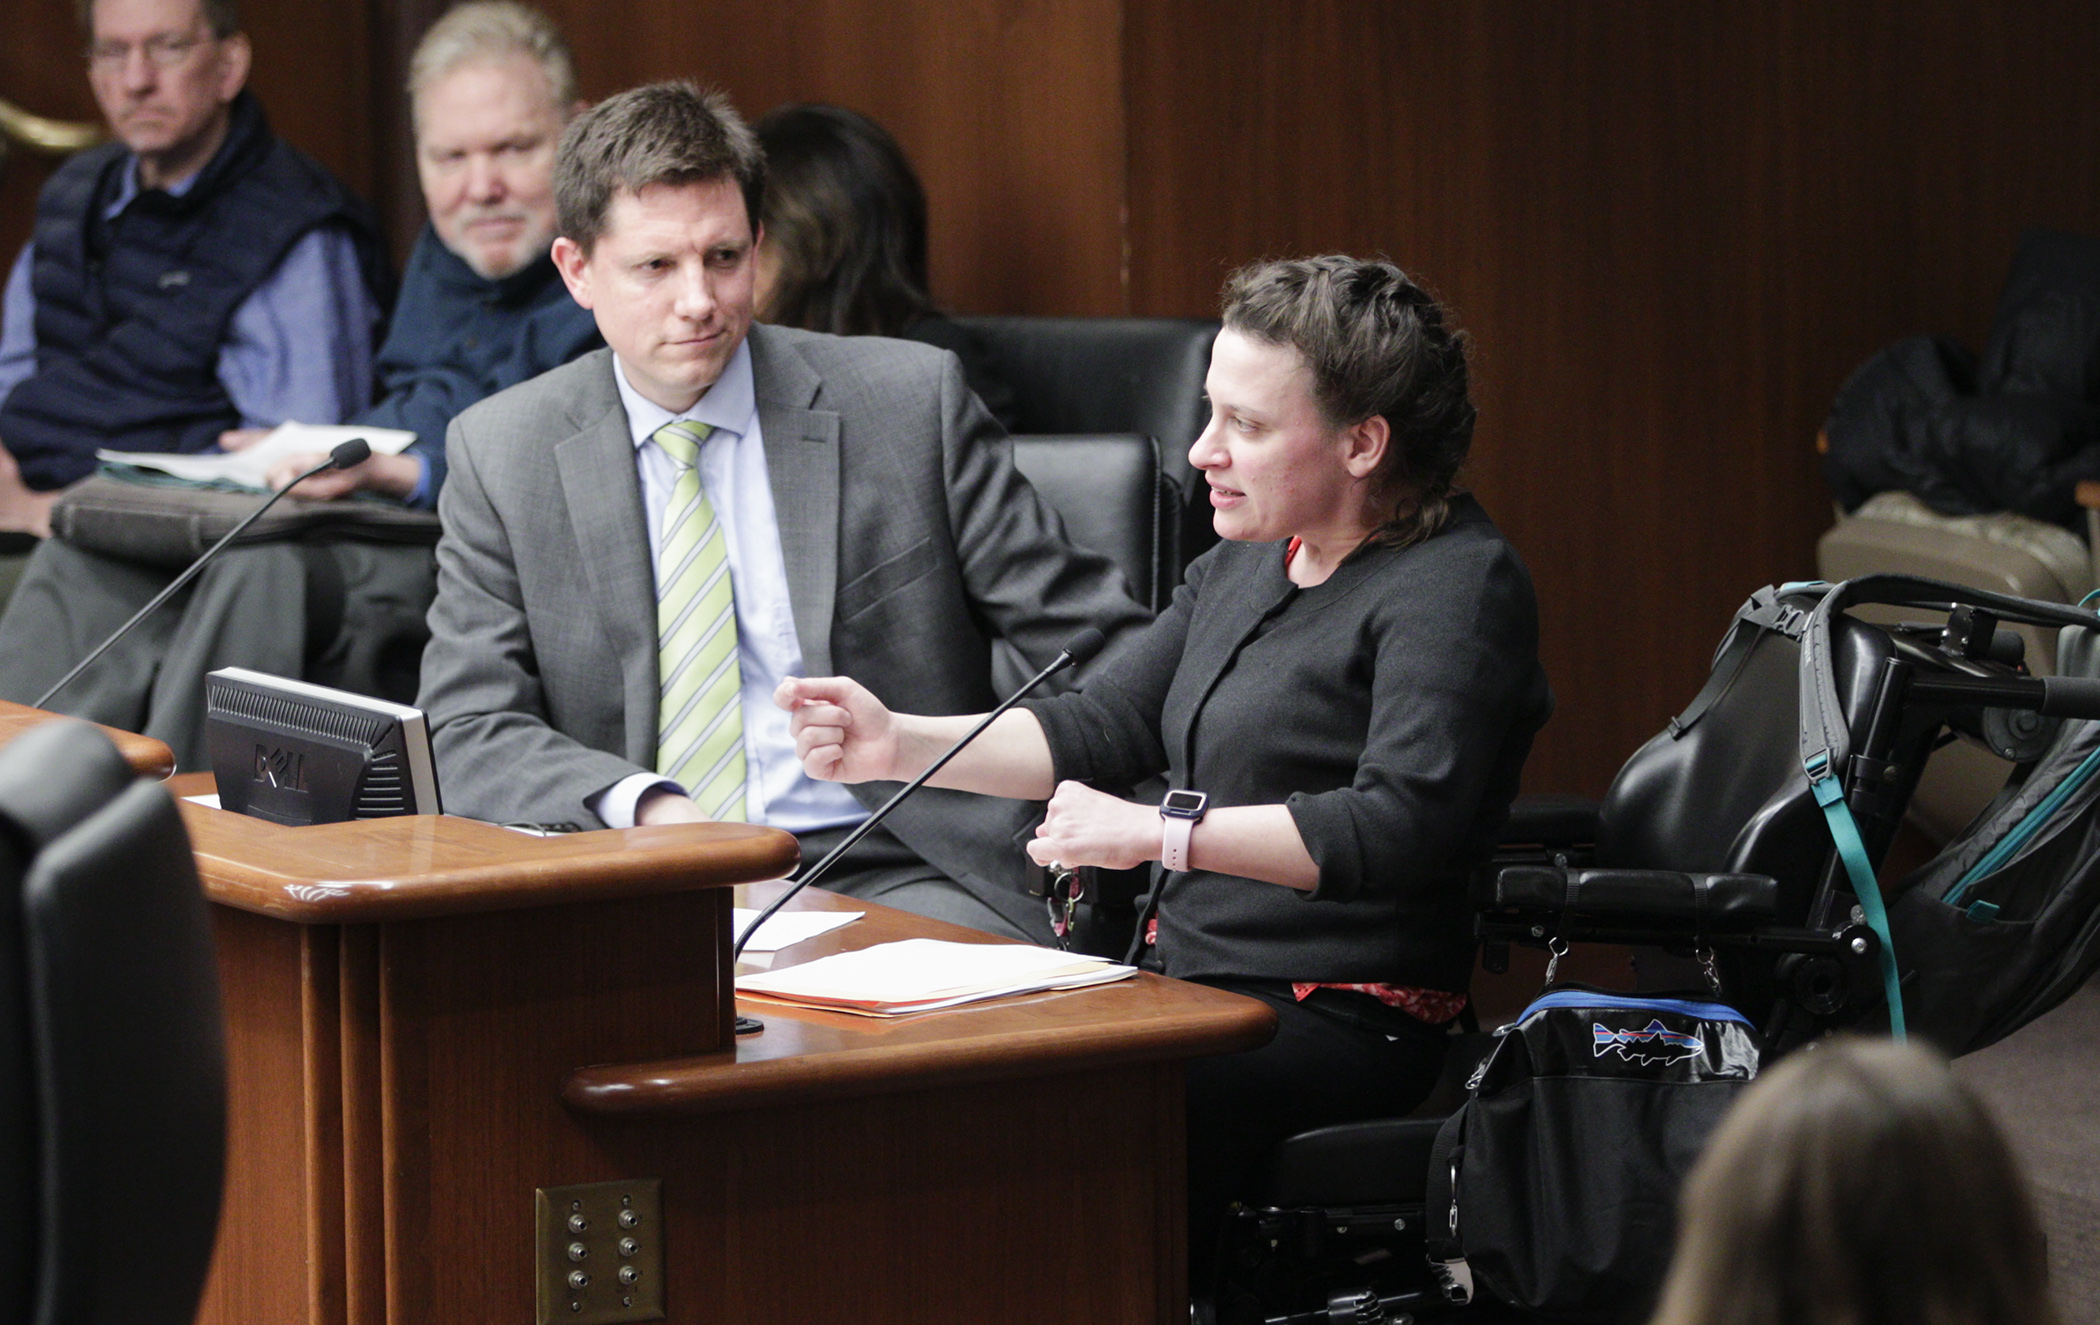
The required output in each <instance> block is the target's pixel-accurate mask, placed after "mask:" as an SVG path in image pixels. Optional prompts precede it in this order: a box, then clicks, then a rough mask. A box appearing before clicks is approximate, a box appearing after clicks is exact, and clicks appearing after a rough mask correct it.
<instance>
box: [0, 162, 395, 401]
mask: <svg viewBox="0 0 2100 1325" xmlns="http://www.w3.org/2000/svg"><path fill="white" fill-rule="evenodd" d="M196 180H197V177H196V176H195V175H192V176H190V178H188V179H186V180H181V181H179V182H177V183H175V184H171V185H169V186H168V190H167V191H168V192H169V193H171V194H174V195H175V196H177V197H180V196H181V195H182V194H184V193H187V192H188V191H189V189H190V186H191V185H192V184H194V183H196ZM138 193H139V188H138V170H137V165H136V163H135V162H134V163H132V164H131V165H129V166H127V168H126V169H125V171H124V184H123V187H122V188H121V189H119V190H118V192H117V197H116V199H115V200H114V201H113V202H112V203H111V204H110V206H109V208H108V210H107V211H105V212H104V213H103V214H104V216H108V217H113V216H115V215H117V214H118V213H119V212H121V211H123V210H124V209H125V207H127V206H129V205H130V203H131V200H132V199H133V198H136V197H137V196H138ZM35 247H36V246H35V244H33V243H31V244H24V245H23V246H22V252H21V254H20V256H18V257H17V258H16V259H15V265H14V267H13V268H12V269H11V270H10V271H9V272H8V277H7V292H6V295H5V296H4V299H0V400H5V399H7V396H8V393H9V392H11V391H13V390H14V389H15V388H16V387H17V386H19V385H21V383H22V381H23V380H24V379H25V378H27V377H28V376H29V375H30V374H31V373H33V372H35V371H36V292H35V291H34V290H32V289H31V288H30V284H29V271H30V263H31V260H32V256H33V253H34V250H35ZM379 318H380V309H379V305H378V304H377V303H375V302H374V301H373V299H372V295H371V292H370V291H369V290H368V289H367V288H366V286H365V281H364V275H363V273H362V271H361V270H360V269H359V267H358V262H357V248H356V245H355V244H353V243H352V242H351V239H350V236H349V234H348V233H347V232H345V231H344V230H343V229H342V228H341V227H340V226H333V225H324V226H320V227H317V228H316V229H314V230H311V231H309V232H308V233H307V234H306V235H305V236H304V237H302V238H301V239H300V240H299V242H298V243H296V244H294V245H293V246H292V249H291V251H290V252H289V253H286V254H285V256H284V260H283V261H282V262H280V263H278V264H277V269H276V270H275V271H273V272H271V273H270V275H269V277H268V279H266V280H265V281H264V282H263V283H262V284H261V285H260V286H258V287H256V289H255V291H254V292H253V293H251V294H250V295H249V296H248V297H247V298H246V299H244V300H242V301H241V305H240V307H239V308H237V309H235V310H234V314H233V323H232V325H231V326H230V327H228V328H227V332H226V343H225V344H224V345H222V346H220V347H219V373H218V376H219V383H220V385H222V386H224V387H225V388H226V394H227V396H228V397H229V398H230V399H231V400H232V401H233V405H234V408H235V409H237V410H239V411H240V413H241V426H242V427H244V428H274V427H276V426H277V425H278V424H280V423H285V422H288V421H294V420H296V421H297V422H300V423H340V422H341V421H342V420H344V419H346V418H348V417H349V416H350V415H352V414H355V413H356V412H357V411H359V410H361V409H363V408H364V407H365V406H366V405H368V404H370V403H371V399H372V354H373V345H372V342H373V330H374V328H376V327H377V326H378V325H379Z"/></svg>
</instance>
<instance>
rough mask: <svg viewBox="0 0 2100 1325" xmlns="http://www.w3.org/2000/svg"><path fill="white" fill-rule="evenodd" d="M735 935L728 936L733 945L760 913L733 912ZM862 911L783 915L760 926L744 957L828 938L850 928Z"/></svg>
mask: <svg viewBox="0 0 2100 1325" xmlns="http://www.w3.org/2000/svg"><path fill="white" fill-rule="evenodd" d="M732 914H733V921H732V923H734V924H735V926H736V933H735V934H734V935H733V936H731V938H730V940H729V941H730V942H731V943H734V942H736V941H737V940H738V939H740V938H742V937H744V931H745V930H747V929H749V928H751V926H752V924H753V923H754V922H756V921H757V919H758V917H759V912H757V911H755V910H753V911H747V910H745V909H744V908H743V907H741V906H739V907H734V908H732ZM866 914H867V912H865V911H782V912H779V913H778V914H776V915H775V916H774V917H773V918H772V919H771V920H768V921H767V922H766V923H765V924H763V925H761V926H759V930H758V932H757V933H756V934H753V935H752V936H751V941H750V942H749V943H747V944H745V945H744V951H745V952H746V953H753V952H779V951H780V950H781V949H782V948H792V947H794V946H795V945H796V944H797V943H803V942H807V941H808V940H810V939H813V938H815V937H817V936H818V935H819V934H829V933H830V932H831V931H832V930H834V929H837V928H838V927H839V926H840V925H850V924H852V923H853V922H854V921H856V920H858V919H860V918H861V917H862V916H864V915H866Z"/></svg>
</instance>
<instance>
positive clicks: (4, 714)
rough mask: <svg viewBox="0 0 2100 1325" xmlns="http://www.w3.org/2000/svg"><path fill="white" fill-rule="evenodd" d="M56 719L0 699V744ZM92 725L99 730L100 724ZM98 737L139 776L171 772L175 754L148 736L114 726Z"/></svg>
mask: <svg viewBox="0 0 2100 1325" xmlns="http://www.w3.org/2000/svg"><path fill="white" fill-rule="evenodd" d="M58 717H59V715H58V714H56V713H46V712H45V711H44V710H42V709H33V708H31V707H29V706H28V705H27V704H14V703H10V702H8V701H7V700H4V699H0V745H6V744H7V743H8V742H9V741H12V740H13V739H15V737H17V736H20V735H21V734H22V733H23V732H25V731H28V730H29V729H30V728H31V727H36V726H41V725H42V724H44V723H47V722H52V721H56V720H57V718H58ZM95 725H96V726H98V727H102V724H100V723H96V724H95ZM102 734H103V735H105V736H107V737H109V739H111V740H112V741H115V742H116V743H117V753H118V754H121V755H123V756H124V761H125V762H126V763H128V764H130V765H131V767H132V768H133V769H134V770H135V771H136V772H137V773H138V775H139V776H140V777H149V778H165V777H166V776H168V774H170V773H172V772H174V771H175V752H174V751H173V750H170V749H169V748H168V747H167V746H165V745H163V744H161V743H160V742H159V741H156V740H154V739H153V738H152V737H150V736H138V735H134V734H133V733H131V732H126V731H118V730H117V729H116V728H115V727H102Z"/></svg>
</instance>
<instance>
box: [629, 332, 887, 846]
mask: <svg viewBox="0 0 2100 1325" xmlns="http://www.w3.org/2000/svg"><path fill="white" fill-rule="evenodd" d="M613 381H614V383H615V384H616V385H617V386H618V387H619V389H620V403H621V404H622V405H623V406H625V407H626V410H627V428H628V431H629V433H630V434H632V436H633V438H634V447H635V451H634V458H635V468H636V470H637V472H638V473H639V475H640V478H641V485H642V510H643V511H644V512H645V513H646V514H647V516H648V520H649V559H650V564H651V565H652V566H655V565H656V559H657V556H658V554H659V552H660V549H659V547H658V544H659V542H660V541H661V539H662V534H663V510H664V506H665V505H666V504H667V503H668V502H669V501H670V499H671V485H672V484H673V483H675V482H676V481H677V478H678V467H677V465H676V464H674V463H673V462H672V460H671V457H670V455H669V454H668V453H667V452H665V450H664V449H663V448H662V447H661V446H659V445H657V444H656V443H655V442H653V441H651V440H650V438H651V437H652V436H653V435H654V434H655V432H656V430H657V429H658V428H661V427H663V426H664V425H665V424H666V423H670V422H672V421H673V420H675V419H692V420H694V421H696V422H699V423H705V424H707V425H708V426H709V427H711V428H713V429H714V432H713V433H712V434H710V435H709V437H708V439H707V440H706V441H705V442H703V443H702V444H701V446H700V460H699V469H700V487H701V490H702V491H704V492H706V494H707V499H708V501H709V502H711V503H712V504H713V505H714V508H715V515H716V518H718V519H719V520H721V522H722V535H723V538H724V540H725V542H726V545H727V546H726V550H727V552H728V554H729V582H730V585H731V587H732V589H733V591H734V592H735V594H736V632H737V666H738V667H739V668H740V669H741V670H742V672H743V682H744V684H743V703H742V710H743V718H744V768H745V778H746V782H745V792H744V809H745V818H747V819H748V820H749V821H750V822H752V823H755V824H766V825H768V826H769V827H773V828H780V829H785V830H786V831H788V832H790V833H807V832H812V831H814V830H816V829H819V828H836V827H838V826H840V825H842V824H851V823H858V822H860V821H861V820H862V819H865V818H867V817H868V811H867V808H866V807H865V806H863V805H862V804H861V803H860V802H859V801H857V800H855V799H854V798H853V793H852V792H850V791H848V790H846V788H845V787H843V786H841V785H840V784H838V783H836V782H819V781H817V780H816V779H814V778H812V777H810V776H809V775H808V774H806V773H804V772H803V771H802V761H801V760H799V759H797V758H796V757H795V739H794V737H793V736H792V735H791V734H790V732H789V730H788V715H787V714H786V713H785V712H783V711H782V710H781V709H779V708H776V707H775V706H774V704H773V689H774V687H776V686H778V685H779V684H780V682H781V680H782V679H783V678H785V677H790V676H806V675H808V673H807V672H806V671H804V670H803V662H802V640H801V637H800V636H798V635H796V633H795V612H794V605H793V604H792V603H791V602H789V601H788V582H787V559H786V558H785V557H784V556H783V555H782V554H781V551H780V521H779V518H778V517H777V516H776V515H775V513H774V510H773V483H772V478H771V476H770V475H769V474H768V473H767V472H766V442H765V437H764V436H763V435H762V433H761V431H760V429H759V423H758V397H757V394H756V390H755V388H754V386H753V384H752V379H751V342H750V341H748V340H747V341H745V342H744V343H743V344H742V345H739V346H737V350H736V353H735V354H734V355H733V356H731V358H730V360H729V364H728V366H727V367H725V368H724V369H723V370H722V375H721V377H719V378H717V379H716V380H715V384H714V385H713V386H711V387H709V388H708V389H707V393H706V394H705V395H703V396H701V397H700V400H699V403H697V404H695V405H694V406H693V407H692V408H691V409H689V410H687V411H685V412H684V413H683V414H673V413H671V412H670V411H669V410H667V409H665V408H664V407H663V406H661V405H658V404H656V403H655V402H654V401H651V400H649V399H647V398H645V397H644V396H643V395H642V394H641V393H640V392H638V391H636V390H635V389H634V388H633V387H632V386H629V385H628V383H627V370H626V369H625V368H624V367H622V366H621V365H620V361H619V358H618V356H615V357H614V359H613ZM658 570H659V573H660V572H661V568H660V567H659V568H658ZM658 786H663V787H670V788H672V789H674V790H676V791H679V792H680V793H683V792H684V790H685V789H684V788H683V787H680V786H678V784H677V783H675V782H672V781H670V780H669V779H667V778H661V777H658V776H657V775H656V774H654V773H637V774H634V775H633V776H631V777H627V778H623V779H621V780H620V781H619V782H616V783H614V784H613V785H612V787H611V788H610V789H608V790H606V791H604V792H602V793H600V794H599V796H598V797H597V799H596V803H595V804H593V805H592V806H591V807H590V810H591V813H593V814H595V815H597V816H598V817H599V818H600V819H602V820H604V821H605V822H606V823H607V824H609V825H610V826H612V827H614V828H632V827H633V826H634V811H635V804H636V802H637V801H639V800H640V799H641V797H642V793H643V792H645V791H647V790H649V789H650V788H651V787H658Z"/></svg>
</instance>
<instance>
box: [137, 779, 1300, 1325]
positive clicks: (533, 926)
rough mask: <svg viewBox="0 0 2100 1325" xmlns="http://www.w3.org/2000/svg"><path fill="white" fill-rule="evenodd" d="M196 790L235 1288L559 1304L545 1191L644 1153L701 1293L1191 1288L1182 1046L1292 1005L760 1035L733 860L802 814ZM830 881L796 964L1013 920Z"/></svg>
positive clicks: (774, 1019)
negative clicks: (323, 801)
mask: <svg viewBox="0 0 2100 1325" xmlns="http://www.w3.org/2000/svg"><path fill="white" fill-rule="evenodd" d="M198 781H199V780H198V779H193V778H184V779H178V783H180V784H183V789H185V790H188V789H194V788H195V787H196V785H197V783H198ZM184 817H185V819H186V820H187V822H188V824H189V828H190V832H191V834H192V836H193V838H194V840H195V842H196V846H197V853H198V863H199V868H200V873H201V874H202V875H203V877H204V880H205V887H206V891H207V893H208V894H209V895H210V896H211V898H212V900H213V901H214V902H215V903H218V905H217V906H216V907H215V908H214V910H215V914H216V917H217V921H218V936H219V942H220V963H221V970H222V975H223V980H224V986H225V997H226V1003H227V1008H228V1018H229V1023H230V1025H229V1053H230V1060H231V1071H232V1076H233V1081H232V1087H233V1098H234V1103H233V1112H232V1119H231V1144H230V1155H229V1160H228V1183H227V1203H226V1212H225V1216H224V1221H223V1225H222V1229H221V1234H220V1244H219V1251H218V1255H217V1259H216V1261H215V1263H214V1268H213V1274H212V1279H211V1282H210V1284H209V1285H208V1286H207V1289H206V1297H205V1305H204V1308H203V1311H202V1313H201V1316H200V1319H202V1320H205V1321H212V1322H217V1321H225V1322H240V1325H251V1323H255V1322H277V1321H285V1322H311V1323H312V1325H338V1323H342V1325H369V1323H374V1322H382V1321H385V1322H391V1323H392V1325H424V1323H426V1322H444V1323H445V1325H456V1323H466V1322H480V1321H490V1322H496V1321H501V1322H529V1321H531V1320H533V1318H534V1268H533V1264H534V1263H533V1190H534V1189H535V1188H537V1187H544V1186H554V1185H567V1184H574V1183H586V1182H599V1181H611V1180H618V1179H635V1178H660V1179H662V1182H663V1200H664V1215H665V1236H666V1240H667V1246H666V1250H667V1257H668V1270H667V1273H666V1276H665V1284H666V1289H667V1307H668V1311H669V1317H668V1318H669V1319H670V1320H672V1321H674V1322H692V1323H694V1325H697V1323H698V1322H702V1321H706V1322H742V1321H749V1322H767V1323H768V1325H773V1323H777V1322H784V1321H796V1320H819V1321H846V1320H850V1321H855V1322H879V1321H900V1322H901V1321H911V1322H915V1323H917V1322H942V1321H955V1322H958V1323H960V1322H988V1321H998V1322H1033V1321H1041V1322H1045V1323H1046V1325H1048V1323H1049V1322H1058V1323H1059V1325H1063V1323H1064V1322H1074V1321H1087V1322H1124V1321H1127V1322H1139V1321H1143V1322H1152V1323H1153V1325H1167V1323H1168V1322H1175V1323H1176V1325H1178V1322H1179V1321H1182V1320H1185V1319H1186V1317H1187V1306H1186V1302H1185V1298H1184V1287H1183V1281H1182V1263H1183V1255H1184V1253H1183V1231H1182V1220H1183V1210H1182V1166H1183V1149H1182V1144H1183V1143H1182V1117H1181V1060H1182V1059H1183V1058H1186V1057H1189V1056H1193V1055H1197V1054H1204V1053H1217V1052H1225V1051H1228V1050H1232V1049H1238V1048H1243V1047H1247V1046H1249V1045H1253V1044H1257V1043H1260V1042H1261V1041H1263V1040H1264V1039H1266V1038H1267V1036H1268V1035H1269V1034H1270V1032H1271V1014H1270V1013H1269V1012H1268V1011H1267V1009H1265V1008H1263V1007H1261V1006H1260V1005H1258V1004H1255V1003H1252V1002H1250V1001H1248V1000H1244V999H1240V998H1237V997H1234V996H1232V995H1227V994H1221V993H1218V992H1216V991H1212V990H1206V989H1201V988H1198V987H1196V986H1191V985H1183V984H1179V983H1176V982H1173V981H1167V980H1161V979H1158V978H1155V977H1151V976H1141V977H1139V978H1138V979H1137V980H1136V981H1134V982H1126V983H1123V984H1118V985H1112V986H1106V987H1102V988H1097V989H1090V990H1078V991H1072V992H1068V993H1063V994H1051V995H1042V996H1037V997H1034V998H1028V999H1020V1000H1007V1001H1003V1002H1000V1003H997V1004H987V1005H983V1006H980V1007H975V1008H963V1009H956V1010H952V1011H948V1012H941V1013H932V1014H927V1015H924V1016H921V1017H916V1018H909V1019H904V1020H899V1021H870V1020H862V1019H858V1018H850V1017H843V1016H838V1015H834V1014H824V1013H814V1012H789V1011H786V1010H783V1009H779V1008H773V1007H770V1006H768V1007H766V1008H765V1009H763V1010H762V1011H761V1013H760V1015H762V1016H764V1017H765V1019H766V1022H767V1029H766V1030H765V1032H764V1033H763V1034H762V1035H760V1036H757V1037H755V1038H746V1039H745V1040H743V1041H741V1042H735V1043H732V1038H733V1037H731V1036H730V1035H729V1033H728V1025H727V1022H728V1015H729V1008H728V1007H727V1006H726V1003H722V1002H718V1001H717V997H716V996H717V992H718V989H719V982H720V981H721V980H722V979H724V971H723V966H724V964H726V961H727V953H728V941H729V940H728V924H727V920H728V909H729V905H730V900H731V890H730V889H729V888H727V887H723V886H720V885H723V884H726V883H729V882H732V881H733V880H736V879H751V878H763V877H767V876H769V875H778V874H780V873H782V872H784V871H785V870H786V869H787V868H789V867H790V866H791V865H792V863H793V860H794V844H793V840H792V839H791V838H788V837H786V836H785V835H783V834H779V833H773V832H770V831H767V830H762V829H752V828H745V827H737V826H726V825H710V826H704V827H703V826H686V827H680V828H675V829H636V830H630V831H628V832H625V833H592V834H578V835H575V836H572V837H568V838H562V839H553V840H548V841H539V840H535V839H530V838H523V837H519V836H517V835H514V834H511V833H508V832H506V831H504V830H501V829H496V828H490V827H487V826H486V825H477V824H471V823H467V822H465V821H462V820H447V819H401V820H386V821H369V822H366V823H362V824H350V825H335V826H330V827H319V828H307V829H284V828H278V827H275V826H273V825H270V824H266V823H262V822H260V821H256V820H248V819H243V818H240V817H238V816H232V815H227V814H223V813H221V812H219V811H215V810H206V809H203V808H201V807H197V806H185V807H184ZM761 888H763V886H761ZM803 904H804V905H808V906H830V905H848V906H851V907H852V908H853V909H857V910H864V911H866V912H868V916H867V918H866V919H863V920H861V921H858V922H856V923H854V924H852V925H849V926H847V927H846V928H845V929H843V930H841V931H837V932H835V933H834V934H832V935H827V936H825V937H824V938H821V939H818V940H813V941H812V942H811V943H809V944H807V945H803V946H802V947H800V948H797V949H791V950H790V951H789V952H788V953H785V954H782V956H781V958H780V959H779V960H780V961H782V962H783V963H784V962H787V961H794V960H803V959H806V958H807V957H808V956H811V955H817V954H821V953H822V952H825V951H835V950H839V949H842V948H848V947H859V946H864V945H866V944H868V943H874V942H880V941H884V940H887V939H893V938H900V937H905V936H908V935H915V934H917V935H933V936H940V937H951V938H970V939H978V940H983V939H985V937H986V936H984V935H979V934H975V933H974V932H972V931H967V930H962V929H958V928H955V927H953V926H947V925H940V924H936V923H934V922H930V921H923V920H919V919H916V918H914V917H910V916H905V915H903V914H901V913H898V912H893V911H889V910H887V909H886V908H882V907H877V906H872V905H867V904H863V903H858V902H840V901H837V900H835V899H830V898H826V897H824V896H822V895H812V896H811V897H810V898H809V899H808V900H807V901H806V902H805V903H803Z"/></svg>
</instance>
